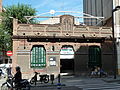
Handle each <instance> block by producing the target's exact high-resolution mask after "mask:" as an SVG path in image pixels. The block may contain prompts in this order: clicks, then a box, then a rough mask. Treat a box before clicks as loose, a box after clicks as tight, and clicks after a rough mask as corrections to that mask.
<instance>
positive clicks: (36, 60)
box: [30, 45, 46, 68]
mask: <svg viewBox="0 0 120 90" xmlns="http://www.w3.org/2000/svg"><path fill="white" fill-rule="evenodd" d="M30 66H31V68H41V67H45V66H46V51H45V48H44V46H40V45H34V46H33V47H32V50H31V64H30Z"/></svg>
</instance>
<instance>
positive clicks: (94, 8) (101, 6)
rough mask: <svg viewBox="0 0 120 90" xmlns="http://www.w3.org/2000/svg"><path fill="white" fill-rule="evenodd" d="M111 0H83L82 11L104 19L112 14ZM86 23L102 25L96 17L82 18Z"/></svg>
mask: <svg viewBox="0 0 120 90" xmlns="http://www.w3.org/2000/svg"><path fill="white" fill-rule="evenodd" d="M112 8H113V0H83V12H84V13H86V14H90V15H92V16H97V17H104V21H106V20H107V19H109V18H110V17H111V16H112ZM84 23H85V24H86V25H91V26H92V25H104V24H105V22H101V23H99V21H98V20H97V19H92V18H90V19H84Z"/></svg>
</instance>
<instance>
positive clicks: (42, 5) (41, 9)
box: [2, 0, 83, 16]
mask: <svg viewBox="0 0 120 90" xmlns="http://www.w3.org/2000/svg"><path fill="white" fill-rule="evenodd" d="M18 3H20V4H28V5H31V7H32V8H35V9H36V11H37V15H38V16H39V15H40V14H42V13H46V12H50V10H54V11H77V12H83V0H2V5H3V7H4V6H11V5H14V4H18ZM59 14H60V15H62V14H71V15H74V16H82V14H80V15H78V14H75V13H55V14H54V15H59ZM49 15H50V14H47V15H46V16H49Z"/></svg>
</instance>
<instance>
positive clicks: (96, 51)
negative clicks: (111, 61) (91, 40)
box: [88, 46, 102, 67]
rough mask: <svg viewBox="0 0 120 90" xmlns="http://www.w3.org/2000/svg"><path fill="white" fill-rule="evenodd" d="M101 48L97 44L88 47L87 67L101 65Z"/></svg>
mask: <svg viewBox="0 0 120 90" xmlns="http://www.w3.org/2000/svg"><path fill="white" fill-rule="evenodd" d="M101 65H102V63H101V49H100V47H99V46H90V47H89V61H88V67H94V66H99V67H101Z"/></svg>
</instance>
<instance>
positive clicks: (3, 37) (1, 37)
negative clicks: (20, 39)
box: [0, 4, 36, 51]
mask: <svg viewBox="0 0 120 90" xmlns="http://www.w3.org/2000/svg"><path fill="white" fill-rule="evenodd" d="M4 8H5V11H4V12H2V13H1V16H2V22H1V25H0V49H1V48H2V49H3V48H4V49H5V50H6V51H7V50H12V38H11V37H12V30H13V18H17V19H18V23H27V20H26V19H25V18H24V16H34V15H35V14H36V10H35V9H33V8H31V6H30V5H25V4H17V5H12V6H7V7H4ZM30 23H35V21H34V19H31V20H30Z"/></svg>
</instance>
